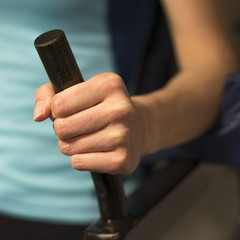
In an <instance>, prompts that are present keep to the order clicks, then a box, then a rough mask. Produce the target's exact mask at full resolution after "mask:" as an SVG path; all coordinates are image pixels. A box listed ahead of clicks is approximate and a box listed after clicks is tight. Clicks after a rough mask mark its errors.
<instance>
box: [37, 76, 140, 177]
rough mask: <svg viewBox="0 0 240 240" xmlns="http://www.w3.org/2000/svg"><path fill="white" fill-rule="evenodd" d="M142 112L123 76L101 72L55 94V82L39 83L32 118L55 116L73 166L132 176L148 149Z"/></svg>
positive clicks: (43, 118)
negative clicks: (53, 85)
mask: <svg viewBox="0 0 240 240" xmlns="http://www.w3.org/2000/svg"><path fill="white" fill-rule="evenodd" d="M143 111H144V107H143V106H141V104H138V103H134V101H132V100H131V98H130V97H129V95H128V92H127V89H126V87H125V85H124V83H123V81H122V79H121V77H119V76H118V75H117V74H114V73H103V74H99V75H96V76H94V77H93V78H91V79H89V80H88V81H86V82H83V83H80V84H77V85H75V86H73V87H70V88H68V89H66V90H64V91H62V92H60V93H58V94H56V95H55V93H54V90H53V88H52V85H51V83H48V84H45V85H42V86H41V87H39V88H38V89H37V91H36V102H35V110H34V120H35V121H43V120H45V119H46V118H48V117H51V118H52V119H53V121H54V130H55V133H56V136H57V138H58V139H59V142H58V145H59V149H60V151H61V152H62V153H63V154H65V155H69V156H71V163H72V166H73V168H75V169H77V170H88V171H94V172H101V173H110V174H129V173H131V172H133V171H134V170H135V169H136V167H137V166H138V164H139V160H140V158H141V157H142V156H143V154H144V151H145V149H144V146H145V144H144V135H145V134H144V131H145V130H144V129H145V128H144V123H143V120H142V117H141V115H142V112H143Z"/></svg>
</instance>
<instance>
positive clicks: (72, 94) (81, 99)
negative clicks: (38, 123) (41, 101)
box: [52, 80, 103, 118]
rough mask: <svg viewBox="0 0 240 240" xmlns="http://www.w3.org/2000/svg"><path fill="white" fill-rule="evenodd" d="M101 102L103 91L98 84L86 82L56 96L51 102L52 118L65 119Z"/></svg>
mask: <svg viewBox="0 0 240 240" xmlns="http://www.w3.org/2000/svg"><path fill="white" fill-rule="evenodd" d="M102 100H103V91H99V88H98V83H97V84H95V81H93V82H92V81H91V80H89V81H86V82H83V83H80V84H77V85H74V86H72V87H70V88H67V89H65V90H64V91H62V92H60V93H58V94H56V95H55V96H54V98H53V101H52V115H53V117H54V118H60V117H66V116H69V115H72V114H74V113H76V112H78V111H81V110H84V109H86V108H90V107H92V106H94V105H96V104H98V103H100V102H101V101H102Z"/></svg>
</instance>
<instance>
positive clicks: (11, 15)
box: [0, 0, 115, 223]
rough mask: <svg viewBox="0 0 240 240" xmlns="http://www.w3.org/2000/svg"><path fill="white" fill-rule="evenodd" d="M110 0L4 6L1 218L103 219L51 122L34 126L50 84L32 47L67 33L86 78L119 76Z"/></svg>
mask: <svg viewBox="0 0 240 240" xmlns="http://www.w3.org/2000/svg"><path fill="white" fill-rule="evenodd" d="M105 5H106V1H104V0H90V1H89V0H80V1H76V0H67V1H66V0H51V1H47V0H41V1H39V0H31V1H30V0H21V1H18V0H1V1H0V212H2V213H5V214H8V215H14V216H20V217H25V218H31V219H38V220H44V221H45V220H46V221H54V222H55V221H62V222H69V223H85V222H89V221H92V220H93V219H95V218H96V217H97V216H98V209H97V202H96V198H95V197H94V191H93V182H92V179H91V177H90V174H89V173H88V172H78V171H76V170H74V169H72V167H71V163H70V159H69V157H66V156H64V155H62V154H61V153H60V152H59V150H58V147H57V140H56V137H55V134H54V131H53V128H52V123H51V122H50V121H45V122H43V123H35V122H34V121H33V108H34V94H35V90H36V89H37V87H39V86H40V85H41V84H44V83H46V82H48V81H49V80H48V77H47V75H46V73H45V70H44V68H43V66H42V63H41V62H40V59H39V57H38V55H37V52H36V50H35V48H34V46H33V42H34V39H35V38H36V37H37V36H38V35H40V34H41V33H43V32H45V31H48V30H51V29H56V28H58V29H62V30H64V31H65V33H66V35H67V37H68V39H69V42H70V45H71V47H72V50H73V52H74V54H75V56H76V58H77V62H78V64H79V66H80V69H81V71H82V73H83V76H84V78H85V79H88V78H90V77H92V76H94V75H95V74H99V73H102V72H105V71H115V67H114V65H113V59H112V58H113V57H112V52H111V48H110V43H109V36H108V31H107V29H106V19H105V17H106V13H105V11H106V6H105Z"/></svg>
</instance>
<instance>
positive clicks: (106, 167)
mask: <svg viewBox="0 0 240 240" xmlns="http://www.w3.org/2000/svg"><path fill="white" fill-rule="evenodd" d="M71 164H72V167H73V168H75V169H76V170H79V171H91V172H100V173H110V174H129V173H130V172H131V162H130V161H129V157H128V154H127V151H126V150H125V149H123V148H119V149H118V151H112V152H96V153H83V154H75V155H73V156H72V157H71Z"/></svg>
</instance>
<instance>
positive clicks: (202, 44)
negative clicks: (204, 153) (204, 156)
mask: <svg viewBox="0 0 240 240" xmlns="http://www.w3.org/2000/svg"><path fill="white" fill-rule="evenodd" d="M163 4H164V8H165V11H166V13H167V16H168V22H169V25H170V29H171V34H172V38H173V42H174V47H175V52H176V55H177V59H178V64H179V67H180V70H179V72H178V73H177V74H176V76H174V77H173V78H172V79H171V80H170V81H169V83H168V84H167V86H165V87H164V88H163V89H160V90H157V91H155V92H152V93H150V94H147V95H142V96H134V97H131V98H130V97H129V95H128V93H127V90H126V88H125V85H124V84H123V81H122V80H121V78H120V77H119V76H117V75H116V74H113V73H104V74H100V75H97V76H95V77H93V78H92V79H90V80H89V81H86V82H84V83H81V84H78V85H75V86H73V87H71V88H69V89H66V90H65V91H63V92H61V93H58V94H56V95H54V92H53V90H52V87H51V85H50V84H46V85H43V86H42V87H40V88H39V89H38V90H37V93H36V108H35V120H36V121H43V120H44V119H46V118H47V117H49V116H50V115H51V116H52V119H54V129H55V132H56V136H57V137H58V139H59V149H60V151H61V152H62V153H63V154H66V155H69V156H71V163H72V166H73V167H74V168H75V169H78V170H89V171H97V172H103V173H113V174H115V173H121V174H128V173H131V172H133V171H134V170H135V169H136V167H137V166H138V163H139V160H140V158H141V157H142V156H143V155H146V154H150V153H153V152H155V151H157V150H161V149H164V148H168V147H171V146H175V145H178V144H182V143H185V142H187V141H190V140H192V139H194V138H196V137H198V136H200V135H201V134H203V133H204V132H205V131H206V130H207V129H209V128H210V127H211V125H212V124H213V123H214V121H215V119H216V117H217V114H218V110H219V106H220V101H221V95H222V90H223V86H224V80H225V78H226V76H227V74H228V73H230V72H231V71H233V70H235V69H237V67H238V65H237V60H236V58H235V56H234V53H233V50H232V49H231V45H230V44H229V43H228V39H227V38H226V34H225V30H224V27H223V24H222V23H221V22H220V20H221V17H219V12H218V11H217V9H215V8H216V5H217V3H216V0H209V1H200V0H191V1H190V0H163ZM187 4H188V5H187ZM183 6H184V8H183Z"/></svg>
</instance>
